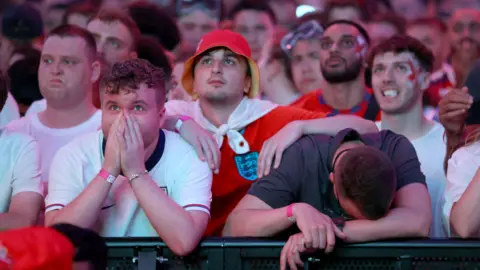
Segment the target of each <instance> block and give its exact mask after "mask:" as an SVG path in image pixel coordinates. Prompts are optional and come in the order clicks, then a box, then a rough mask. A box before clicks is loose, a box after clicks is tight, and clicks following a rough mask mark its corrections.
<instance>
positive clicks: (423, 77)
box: [418, 71, 431, 91]
mask: <svg viewBox="0 0 480 270" xmlns="http://www.w3.org/2000/svg"><path fill="white" fill-rule="evenodd" d="M430 75H431V73H430V72H426V71H422V72H421V73H420V76H419V78H418V79H419V83H420V89H422V91H425V90H427V89H428V87H429V86H430Z"/></svg>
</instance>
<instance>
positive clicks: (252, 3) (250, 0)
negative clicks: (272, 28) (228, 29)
mask: <svg viewBox="0 0 480 270" xmlns="http://www.w3.org/2000/svg"><path fill="white" fill-rule="evenodd" d="M245 10H254V11H258V12H265V13H267V14H268V16H269V17H270V19H271V20H272V23H273V24H277V17H276V16H275V13H274V12H273V10H272V8H271V7H270V5H269V4H268V3H267V1H259V0H241V1H240V2H239V3H238V4H237V5H235V7H234V8H233V9H232V11H230V13H229V15H228V18H230V19H232V20H233V19H234V18H235V16H236V15H237V14H238V13H240V12H242V11H245Z"/></svg>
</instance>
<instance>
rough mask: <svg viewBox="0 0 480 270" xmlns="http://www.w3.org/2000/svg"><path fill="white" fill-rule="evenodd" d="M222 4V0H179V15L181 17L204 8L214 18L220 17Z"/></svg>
mask: <svg viewBox="0 0 480 270" xmlns="http://www.w3.org/2000/svg"><path fill="white" fill-rule="evenodd" d="M221 5H222V2H221V0H177V2H176V8H177V15H178V17H181V16H185V15H188V14H190V13H192V12H194V11H196V10H202V11H204V12H205V13H208V14H209V15H210V16H212V17H213V18H217V19H220V12H221Z"/></svg>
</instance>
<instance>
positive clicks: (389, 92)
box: [382, 89, 398, 98]
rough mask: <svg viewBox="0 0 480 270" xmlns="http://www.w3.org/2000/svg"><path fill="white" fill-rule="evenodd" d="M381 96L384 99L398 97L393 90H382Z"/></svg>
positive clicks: (396, 92)
mask: <svg viewBox="0 0 480 270" xmlns="http://www.w3.org/2000/svg"><path fill="white" fill-rule="evenodd" d="M382 94H383V96H384V97H392V98H393V97H396V96H398V91H397V90H393V89H386V90H382Z"/></svg>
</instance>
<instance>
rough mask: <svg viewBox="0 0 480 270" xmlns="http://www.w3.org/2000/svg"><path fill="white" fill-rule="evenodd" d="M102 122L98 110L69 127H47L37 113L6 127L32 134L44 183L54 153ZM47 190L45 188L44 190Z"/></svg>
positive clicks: (95, 129)
mask: <svg viewBox="0 0 480 270" xmlns="http://www.w3.org/2000/svg"><path fill="white" fill-rule="evenodd" d="M101 123H102V112H101V111H100V110H98V111H97V112H96V113H95V114H93V115H92V117H90V119H88V120H87V121H85V122H83V123H82V124H80V125H78V126H75V127H71V128H62V129H59V128H49V127H47V126H45V125H44V124H42V122H40V119H39V118H38V114H37V113H36V114H32V115H28V116H25V117H23V118H22V119H19V120H16V121H13V122H11V123H10V124H8V125H7V127H6V129H8V130H11V131H17V132H22V133H25V134H28V135H30V136H32V137H33V138H34V139H35V140H36V141H37V142H38V144H39V146H40V154H41V158H42V180H43V181H44V184H45V185H46V184H47V183H48V179H47V178H48V175H49V170H50V164H51V162H52V159H53V157H54V155H55V153H56V152H57V151H58V149H60V148H61V147H62V146H64V145H66V144H67V143H69V142H70V141H72V139H74V138H75V137H78V136H80V135H84V134H87V133H90V132H94V131H97V130H98V129H99V128H100V126H101ZM45 192H47V190H45Z"/></svg>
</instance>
